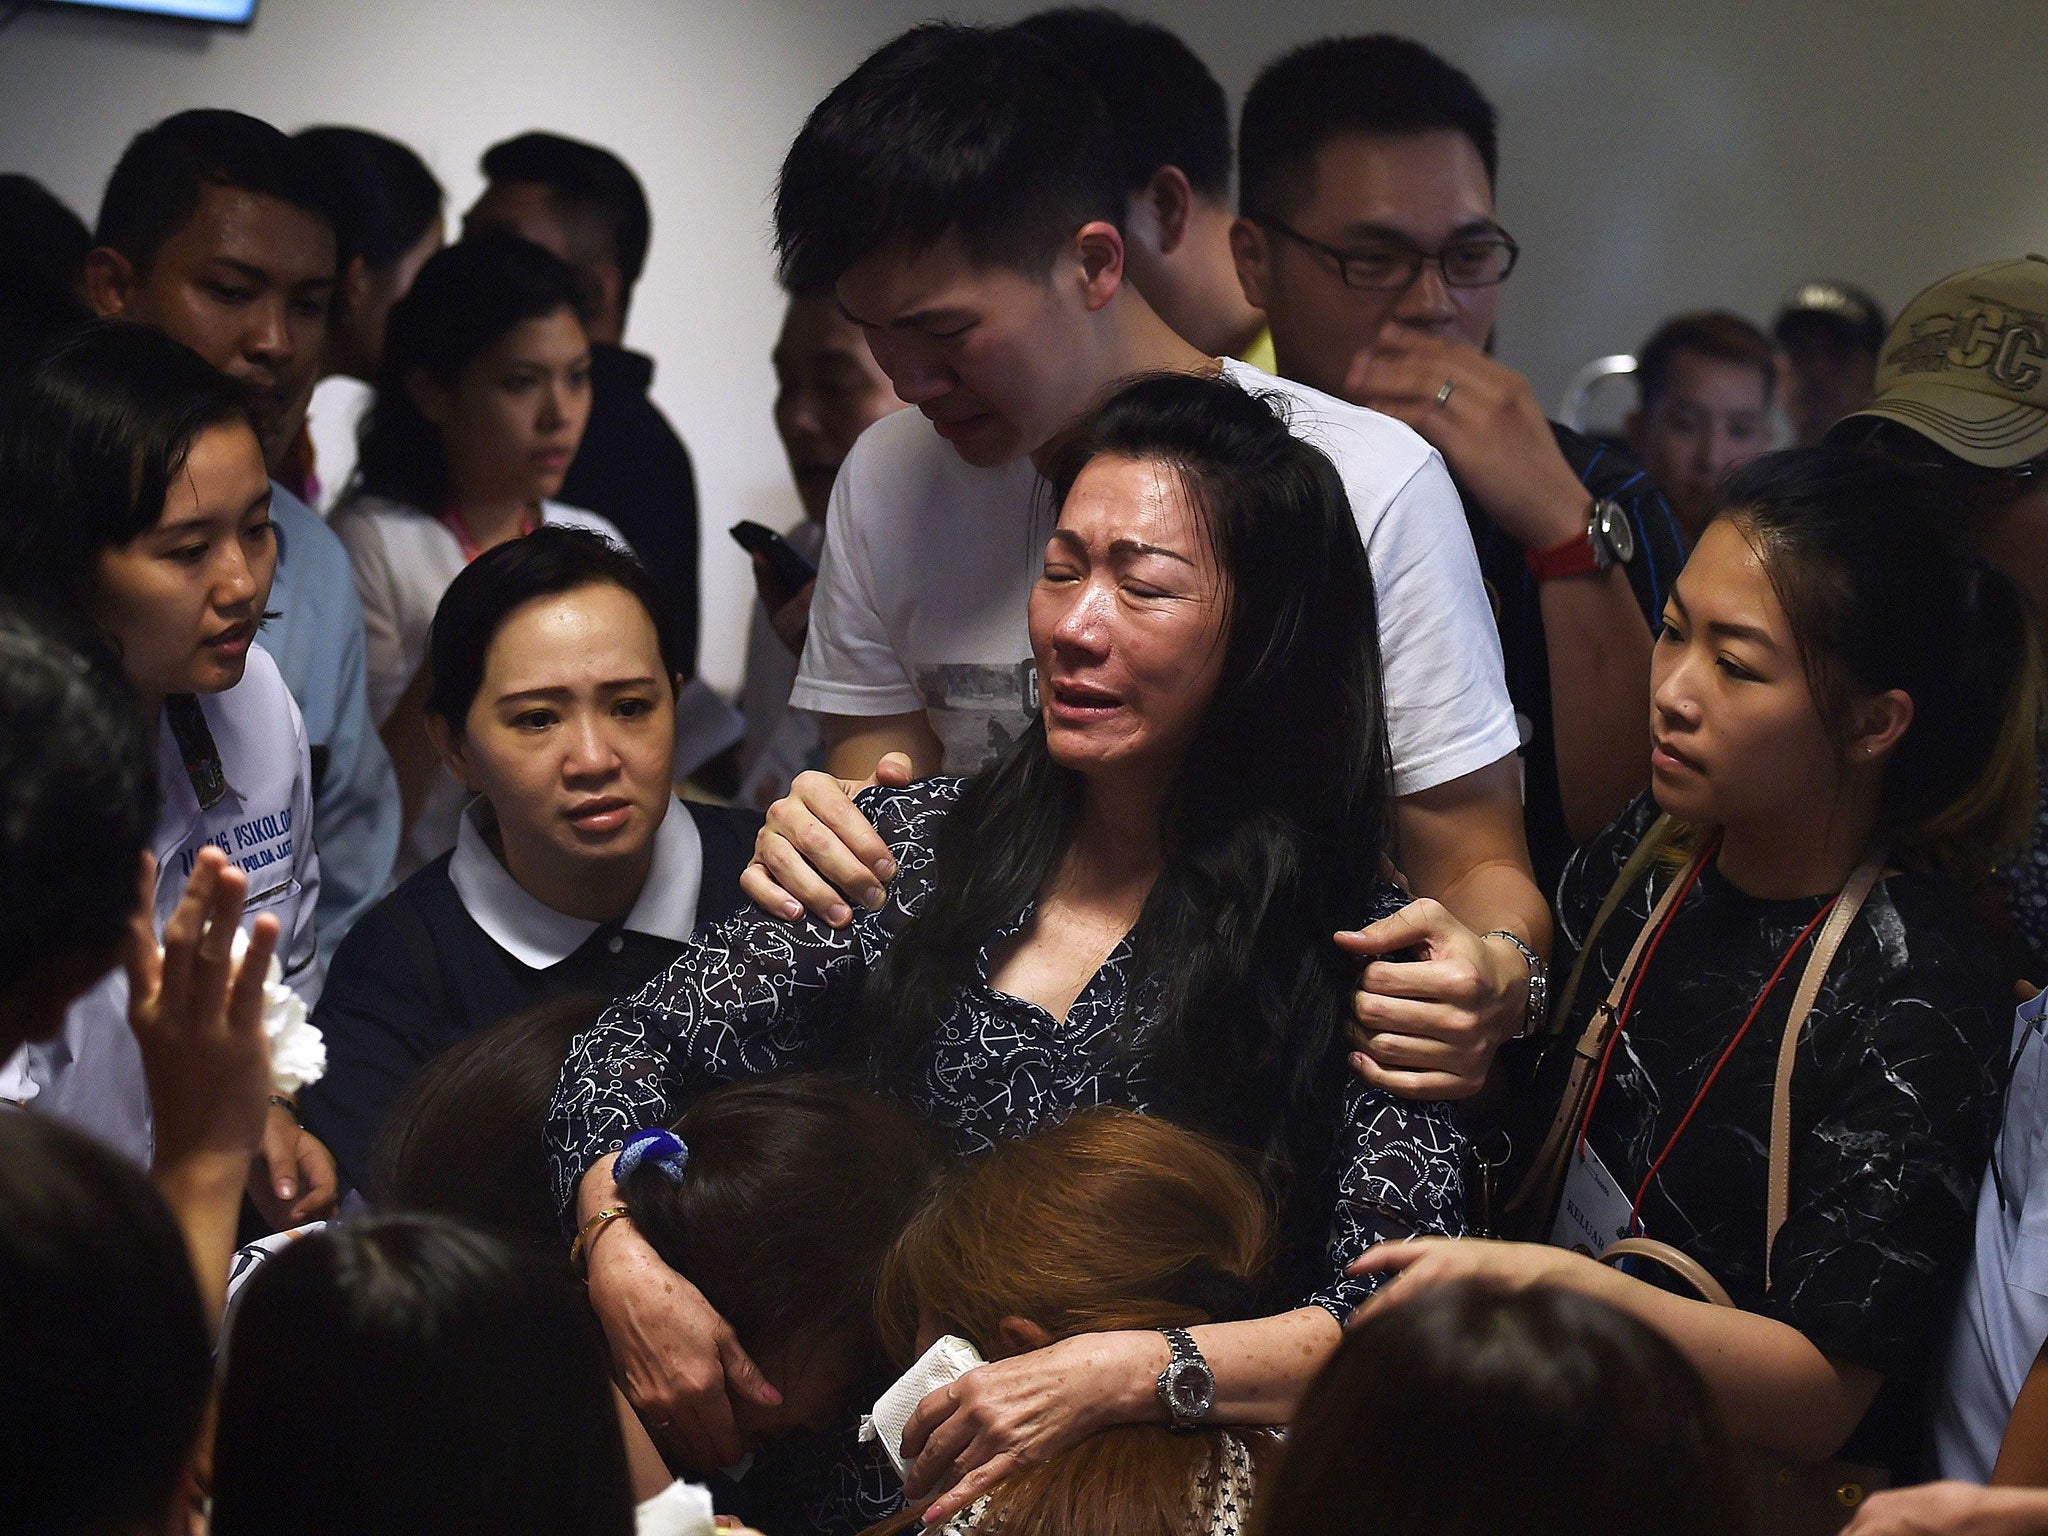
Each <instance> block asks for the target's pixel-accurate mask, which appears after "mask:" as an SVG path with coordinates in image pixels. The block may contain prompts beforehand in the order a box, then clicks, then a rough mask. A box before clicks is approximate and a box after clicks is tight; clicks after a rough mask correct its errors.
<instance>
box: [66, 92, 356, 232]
mask: <svg viewBox="0 0 2048 1536" xmlns="http://www.w3.org/2000/svg"><path fill="white" fill-rule="evenodd" d="M208 187H232V188H234V189H236V190H237V191H242V192H253V193H256V194H257V195H258V196H261V197H274V198H276V199H277V200H278V201H279V202H283V203H289V204H290V205H291V206H292V207H294V208H297V209H299V210H300V211H301V212H304V213H309V214H311V215H312V216H313V217H314V218H316V219H318V220H319V221H320V222H321V223H323V224H325V225H326V226H327V227H328V228H329V229H332V228H334V226H335V220H334V208H333V200H332V198H331V196H330V194H329V190H328V187H327V180H326V177H325V176H324V175H323V174H322V172H321V169H320V166H319V164H318V162H316V161H315V160H314V159H313V158H312V156H311V155H310V154H309V153H308V152H307V151H306V149H305V148H304V147H303V146H301V145H299V144H295V143H293V142H292V140H291V139H290V138H288V137H287V136H286V135H285V134H283V133H281V132H280V131H279V130H277V129H275V128H273V127H271V126H270V124H268V123H266V122H264V121H263V120H262V119H261V118H255V117H251V116H249V115H248V114H247V113H246V112H229V111H226V110H224V109H221V108H217V107H200V108H195V109H194V110H192V111H190V112H180V113H178V114H177V115H176V116H174V117H167V118H165V119H164V120H163V121H162V122H160V123H158V124H157V125H156V126H155V127H154V128H145V129H144V130H143V131H142V132H141V133H138V134H137V135H136V136H135V137H134V138H133V139H131V140H130V141H129V144H128V147H127V148H126V149H125V150H123V151H122V152H121V158H120V160H119V162H118V163H116V165H115V166H114V174H113V175H112V176H110V177H108V178H107V190H106V192H105V193H104V194H103V195H102V196H101V198H100V217H99V225H98V227H97V228H96V229H95V230H94V231H93V243H94V244H96V245H104V246H106V247H108V248H109V249H111V250H116V251H119V252H120V253H121V254H122V255H123V256H125V257H127V258H128V260H129V262H130V263H131V264H132V265H133V266H134V267H135V270H136V271H138V272H147V271H149V269H150V266H151V264H152V263H154V262H155V260H156V255H157V252H158V251H160V250H162V249H163V246H164V242H165V241H166V240H169V239H170V238H171V236H173V235H175V234H176V233H177V232H178V231H179V230H181V229H183V228H184V227H185V225H186V223H187V222H188V221H189V220H190V219H191V217H192V215H193V213H194V212H195V211H196V210H197V209H198V207H199V200H200V197H201V196H202V195H203V194H204V193H205V191H206V189H207V188H208Z"/></svg>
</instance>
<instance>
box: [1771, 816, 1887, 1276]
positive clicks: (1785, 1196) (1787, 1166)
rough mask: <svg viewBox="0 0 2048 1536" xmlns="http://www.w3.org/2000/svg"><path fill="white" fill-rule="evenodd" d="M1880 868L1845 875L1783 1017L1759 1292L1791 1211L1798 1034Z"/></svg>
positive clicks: (1870, 865)
mask: <svg viewBox="0 0 2048 1536" xmlns="http://www.w3.org/2000/svg"><path fill="white" fill-rule="evenodd" d="M1883 872H1884V855H1883V854H1882V853H1873V854H1872V855H1871V856H1870V857H1869V858H1867V859H1865V860H1864V861H1863V862H1862V863H1861V864H1859V865H1857V866H1856V872H1855V873H1854V874H1852V875H1851V876H1849V883H1848V884H1847V885H1845V886H1843V887H1842V894H1841V895H1840V896H1839V897H1837V898H1836V900H1835V909H1834V910H1833V911H1832V912H1830V913H1829V914H1828V920H1827V922H1826V923H1824V924H1823V925H1822V926H1821V930H1820V937H1819V938H1818V939H1817V940H1815V941H1814V946H1813V954H1812V955H1811V956H1809V957H1808V959H1807V962H1806V970H1805V972H1804V974H1802V975H1801V976H1800V978H1799V990H1798V991H1797V992H1795V993H1794V994H1793V996H1792V1012H1791V1013H1790V1014H1789V1015H1788V1016H1787V1017H1786V1020H1785V1034H1784V1037H1783V1038H1782V1039H1781V1040H1780V1041H1779V1042H1778V1080H1777V1082H1776V1084H1775V1085H1774V1086H1773V1088H1772V1090H1771V1170H1770V1195H1769V1200H1768V1209H1767V1210H1766V1213H1765V1216H1764V1290H1765V1291H1769V1290H1770V1288H1771V1248H1772V1246H1773V1245H1774V1244H1775V1243H1776V1242H1777V1241H1778V1229H1779V1228H1780V1227H1782V1226H1784V1225H1785V1217H1786V1215H1787V1213H1788V1212H1789V1211H1790V1210H1791V1209H1792V1063H1793V1060H1794V1058H1795V1057H1796V1056H1797V1055H1798V1053H1799V1036H1800V1034H1801V1033H1802V1032H1803V1031H1804V1029H1805V1028H1806V1020H1807V1018H1808V1016H1809V1015H1811V1014H1812V1012H1813V1005H1814V1002H1815V1000H1816V999H1817V998H1819V996H1820V988H1821V983H1822V982H1824V981H1826V980H1827V975H1828V967H1829V966H1830V965H1832V964H1833V963H1834V959H1835V951H1837V950H1838V949H1840V948H1841V947H1842V940H1843V939H1844V938H1845V937H1846V936H1847V935H1848V932H1849V925H1850V924H1851V923H1853V922H1855V921H1856V914H1857V913H1858V912H1860V911H1862V910H1863V903H1864V901H1865V899H1866V898H1868V896H1869V895H1870V892H1871V888H1872V887H1873V886H1875V885H1876V884H1877V881H1878V876H1879V875H1881V874H1882V873H1883Z"/></svg>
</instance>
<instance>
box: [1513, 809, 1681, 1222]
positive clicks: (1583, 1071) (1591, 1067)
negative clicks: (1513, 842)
mask: <svg viewBox="0 0 2048 1536" xmlns="http://www.w3.org/2000/svg"><path fill="white" fill-rule="evenodd" d="M1645 841H1647V836H1646V838H1645ZM1708 847H1709V845H1707V844H1702V845H1701V846H1700V848H1699V849H1698V850H1697V851H1695V852H1694V854H1693V856H1692V858H1691V859H1690V860H1689V861H1688V862H1687V864H1686V870H1687V871H1690V870H1691V868H1692V866H1693V865H1695V864H1697V863H1699V861H1700V860H1701V859H1702V858H1704V857H1705V856H1706V854H1707V850H1708ZM1647 862H1648V860H1647V859H1645V860H1644V863H1645V864H1646V863H1647ZM1641 867H1642V866H1641V865H1638V864H1636V862H1635V860H1634V859H1633V858H1631V859H1630V861H1629V865H1628V866H1624V868H1623V869H1622V878H1621V880H1619V881H1617V882H1616V884H1615V891H1614V892H1611V893H1610V896H1612V898H1613V900H1614V902H1615V904H1616V905H1619V903H1620V896H1619V894H1617V893H1619V892H1621V891H1622V890H1624V889H1625V888H1626V886H1627V885H1628V884H1632V883H1633V882H1634V879H1635V875H1634V873H1633V872H1632V870H1633V869H1640V868H1641ZM1685 887H1686V879H1685V875H1684V873H1680V874H1678V875H1674V876H1673V877H1672V879H1671V881H1670V883H1669V884H1667V885H1666V886H1665V887H1664V894H1663V895H1662V896H1659V897H1658V898H1657V904H1656V905H1655V906H1654V907H1652V908H1651V909H1650V916H1649V920H1648V921H1646V922H1645V923H1644V924H1643V926H1642V929H1641V931H1639V932H1638V933H1637V934H1636V941H1635V943H1634V944H1632V945H1630V946H1629V951H1628V958H1627V959H1626V960H1624V961H1623V962H1622V964H1621V969H1620V970H1619V971H1618V972H1617V973H1616V974H1615V977H1614V985H1613V986H1611V987H1609V988H1608V989H1607V997H1606V1000H1605V1001H1603V1002H1602V1003H1601V1004H1600V1006H1599V1007H1598V1008H1595V1009H1594V1010H1593V1017H1592V1018H1590V1019H1588V1020H1587V1021H1586V1027H1585V1030H1584V1031H1583V1032H1582V1033H1581V1034H1580V1035H1579V1043H1578V1045H1577V1046H1576V1047H1574V1048H1573V1051H1572V1070H1571V1076H1570V1078H1569V1080H1568V1081H1567V1082H1566V1084H1565V1090H1564V1098H1563V1099H1562V1101H1560V1102H1559V1104H1558V1106H1557V1116H1556V1118H1555V1119H1553V1120H1552V1121H1551V1122H1550V1133H1549V1134H1548V1135H1547V1136H1545V1137H1544V1138H1543V1146H1542V1149H1541V1150H1540V1151H1538V1152H1537V1154H1536V1161H1535V1162H1534V1163H1533V1164H1532V1165H1531V1166H1530V1169H1529V1172H1528V1175H1527V1177H1525V1178H1524V1179H1523V1180H1522V1182H1521V1185H1520V1186H1519V1187H1518V1188H1517V1189H1516V1190H1515V1193H1514V1194H1513V1196H1512V1197H1510V1199H1509V1200H1508V1203H1507V1209H1508V1210H1510V1211H1522V1212H1529V1211H1532V1210H1533V1211H1536V1213H1537V1214H1538V1215H1539V1216H1541V1215H1543V1214H1544V1212H1545V1210H1546V1209H1547V1207H1548V1206H1550V1205H1551V1204H1553V1203H1554V1202H1555V1199H1556V1195H1557V1189H1558V1185H1559V1182H1560V1180H1561V1179H1562V1177H1563V1174H1564V1169H1565V1158H1566V1156H1567V1154H1568V1152H1569V1150H1570V1147H1571V1140H1572V1131H1573V1128H1574V1127H1575V1126H1577V1124H1578V1121H1579V1117H1580V1116H1581V1115H1582V1114H1584V1113H1585V1108H1586V1099H1587V1097H1588V1096H1589V1095H1590V1094H1591V1093H1592V1091H1593V1074H1594V1072H1595V1071H1596V1070H1597V1068H1598V1065H1599V1061H1600V1054H1601V1052H1602V1051H1603V1050H1605V1049H1606V1046H1607V1036H1608V1034H1609V1032H1610V1031H1611V1030H1612V1029H1613V1028H1614V1022H1615V1019H1616V1018H1617V1017H1618V1016H1619V1014H1620V1011H1621V1005H1622V1001H1623V999H1624V998H1626V997H1627V995H1628V986H1629V982H1630V981H1631V980H1632V979H1633V978H1634V976H1635V973H1636V967H1637V966H1638V965H1640V964H1641V963H1642V958H1643V949H1644V947H1645V946H1646V945H1647V944H1648V943H1649V942H1650V935H1651V934H1653V933H1655V932H1656V931H1657V927H1658V925H1659V924H1660V923H1662V922H1663V921H1664V918H1665V916H1666V915H1667V914H1668V913H1669V912H1670V911H1671V904H1672V903H1673V902H1675V901H1676V900H1677V899H1678V893H1679V892H1680V891H1682V890H1684V889H1685ZM1596 931H1597V930H1595V929H1588V930H1587V932H1586V945H1585V947H1584V948H1583V949H1582V950H1580V952H1579V954H1580V959H1581V961H1583V960H1584V958H1585V956H1586V955H1587V954H1589V953H1591V951H1592V947H1593V942H1592V941H1593V937H1594V934H1595V932H1596ZM1572 979H1573V980H1574V981H1576V980H1577V979H1578V975H1577V972H1576V971H1574V973H1573V978H1572Z"/></svg>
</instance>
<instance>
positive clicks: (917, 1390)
mask: <svg viewBox="0 0 2048 1536" xmlns="http://www.w3.org/2000/svg"><path fill="white" fill-rule="evenodd" d="M981 1363H982V1359H981V1351H980V1350H978V1349H976V1348H975V1347H974V1346H973V1345H972V1344H970V1343H968V1342H967V1341H966V1340H965V1339H962V1338H957V1337H955V1336H954V1335H953V1334H950V1333H949V1334H947V1335H946V1336H945V1337H944V1338H943V1339H940V1340H939V1342H938V1343H936V1344H934V1345H933V1346H932V1347H931V1348H930V1349H928V1350H926V1351H925V1352H924V1354H923V1355H921V1356H920V1357H919V1358H918V1362H917V1364H915V1365H913V1366H912V1367H911V1368H910V1369H909V1370H907V1371H905V1372H904V1373H903V1374H902V1375H901V1376H900V1377H898V1378H897V1380H896V1384H895V1385H894V1386H893V1387H891V1388H890V1389H889V1390H888V1391H886V1392H884V1393H883V1394H882V1395H881V1396H880V1397H878V1398H876V1399H875V1406H874V1410H873V1411H872V1412H871V1413H869V1414H868V1415H867V1417H865V1418H864V1419H862V1420H861V1421H860V1437H861V1439H863V1440H879V1441H881V1443H882V1454H883V1455H885V1456H887V1457H888V1458H889V1464H890V1465H891V1466H893V1467H894V1468H895V1469H896V1475H897V1476H898V1477H902V1476H903V1475H904V1474H905V1471H906V1467H905V1463H904V1460H903V1429H904V1426H905V1425H907V1424H908V1423H909V1422H910V1416H911V1414H913V1413H915V1412H916V1411H917V1405H918V1404H919V1403H921V1402H923V1401H924V1399H925V1398H926V1397H927V1396H928V1395H929V1394H931V1393H933V1392H936V1391H937V1390H938V1389H939V1388H940V1387H944V1386H950V1385H951V1384H952V1383H954V1382H956V1381H958V1380H959V1379H960V1378H961V1377H962V1376H965V1375H966V1374H967V1373H968V1372H969V1371H971V1370H973V1369H974V1368H975V1367H976V1366H977V1365H980V1364H981Z"/></svg>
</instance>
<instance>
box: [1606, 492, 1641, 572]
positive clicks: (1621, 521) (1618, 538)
mask: <svg viewBox="0 0 2048 1536" xmlns="http://www.w3.org/2000/svg"><path fill="white" fill-rule="evenodd" d="M1598 526H1599V529H1600V537H1601V538H1602V539H1604V540H1606V542H1607V547H1608V548H1609V549H1611V550H1612V551H1614V558H1615V559H1616V560H1619V561H1620V562H1621V563H1622V564H1623V565H1627V564H1628V563H1629V561H1631V560H1633V559H1635V557H1636V533H1635V530H1634V529H1633V528H1631V527H1629V524H1628V514H1627V513H1626V512H1624V511H1622V509H1621V507H1620V506H1619V505H1618V504H1617V503H1615V502H1612V501H1605V500H1603V501H1602V502H1601V503H1600V517H1599V520H1598Z"/></svg>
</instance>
